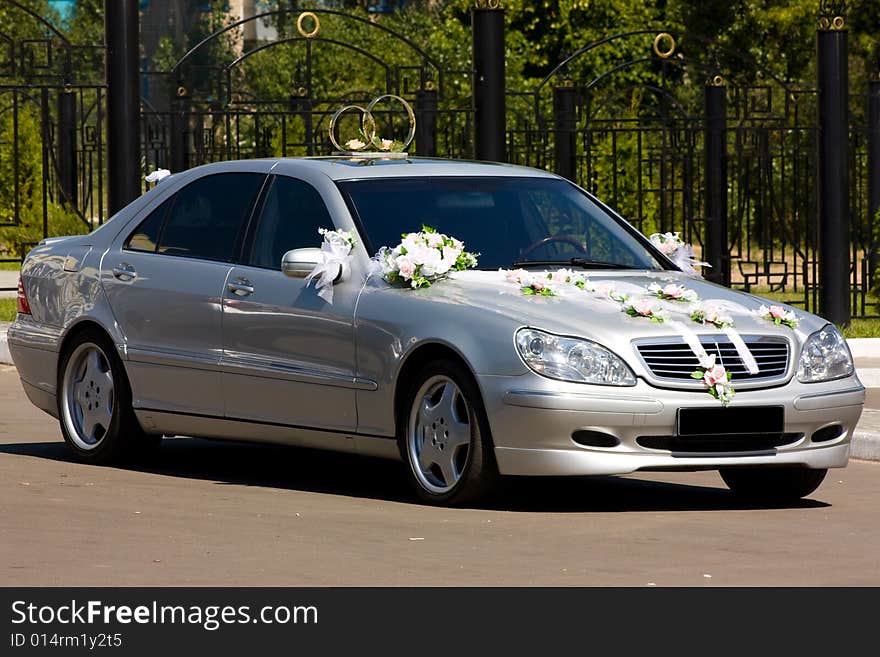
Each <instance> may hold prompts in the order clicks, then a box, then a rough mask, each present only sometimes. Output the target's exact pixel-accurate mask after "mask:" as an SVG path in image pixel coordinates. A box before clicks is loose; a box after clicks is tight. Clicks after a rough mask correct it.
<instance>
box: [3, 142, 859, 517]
mask: <svg viewBox="0 0 880 657" xmlns="http://www.w3.org/2000/svg"><path fill="white" fill-rule="evenodd" d="M423 225H427V226H432V227H434V228H436V229H437V230H439V231H441V232H442V233H445V234H447V235H449V236H455V237H456V238H457V239H459V240H462V241H463V242H464V244H465V245H466V248H467V249H468V250H470V251H473V252H478V253H479V264H478V266H477V268H476V269H473V270H468V271H460V272H453V273H451V274H450V275H449V276H448V277H446V278H444V279H443V280H440V281H437V282H435V283H434V284H433V285H432V286H430V287H427V288H424V289H411V288H410V287H403V286H395V285H389V284H388V283H386V282H385V280H383V278H382V276H381V272H379V271H377V267H376V262H375V260H374V259H373V258H372V256H374V254H375V253H376V252H377V251H378V250H379V248H380V247H382V246H394V245H395V244H397V243H398V242H400V239H401V234H403V233H406V232H408V231H418V230H420V229H421V227H422V226H423ZM334 228H335V229H338V230H344V231H349V232H350V233H351V234H352V235H353V236H354V237H355V245H354V247H353V249H352V251H351V254H350V258H349V261H350V262H349V263H348V265H347V266H346V267H340V268H339V274H338V276H337V277H336V280H335V281H333V286H332V288H331V289H332V290H333V297H332V303H328V301H327V300H326V299H325V298H322V297H321V296H319V295H318V290H317V288H316V286H315V284H314V281H309V280H308V279H307V278H306V276H307V274H308V273H309V272H310V271H311V270H312V269H313V268H314V267H315V265H316V263H317V262H318V261H319V259H320V252H319V251H318V247H320V245H321V237H320V235H319V229H334ZM563 268H564V269H565V271H570V272H575V274H572V276H571V279H570V280H576V281H579V283H578V286H573V285H568V286H567V288H568V289H567V290H566V292H565V293H560V294H553V295H550V294H544V293H542V292H541V291H540V290H539V288H541V285H540V284H539V285H537V287H534V286H533V287H531V288H529V289H525V287H521V285H520V282H517V281H518V280H519V279H517V277H516V276H510V275H509V274H505V273H504V272H500V271H499V269H505V270H510V269H516V270H519V271H521V272H525V273H526V274H522V275H523V276H524V275H529V276H535V277H536V280H544V279H543V278H542V277H545V278H547V277H549V278H548V280H549V279H552V278H553V275H554V273H555V272H558V271H559V270H561V269H563ZM21 273H22V278H21V286H20V291H19V313H18V316H17V319H16V321H15V323H14V324H13V326H12V327H11V329H10V330H9V334H8V336H9V346H10V351H11V352H12V356H13V358H14V361H15V364H16V366H17V368H18V372H19V374H20V377H21V382H22V385H23V386H24V389H25V391H26V393H27V395H28V397H29V398H30V400H31V401H32V402H33V403H34V404H35V405H36V406H38V407H39V408H41V409H43V410H44V411H46V412H47V413H50V414H51V415H53V416H55V417H57V418H58V419H59V421H60V425H61V432H62V434H63V436H64V439H65V441H66V442H67V443H68V444H69V446H70V448H71V449H72V450H73V451H74V452H75V453H76V455H77V456H79V457H80V458H81V459H83V460H85V461H88V462H93V463H106V462H111V461H116V460H119V459H122V458H125V457H130V456H132V455H136V454H138V453H141V452H143V451H145V450H149V449H152V448H154V447H155V446H156V445H157V444H158V442H159V441H160V440H161V438H162V436H174V435H183V436H195V437H204V438H213V439H235V440H249V441H259V442H268V443H281V444H285V445H295V446H307V447H312V448H324V449H331V450H339V451H345V452H353V453H356V454H364V455H370V456H379V457H386V458H390V459H399V460H401V461H403V463H404V464H405V468H406V470H407V472H408V474H409V476H410V478H411V481H412V484H413V485H414V488H415V490H416V491H417V493H418V495H419V496H420V497H421V498H422V499H423V500H425V501H428V502H430V503H436V504H462V503H466V502H469V501H473V500H474V499H476V498H477V497H479V496H481V495H483V494H485V493H486V492H488V491H489V490H491V489H492V487H493V486H494V485H495V484H497V482H498V479H499V476H501V475H530V476H533V475H553V476H559V475H568V476H580V475H609V474H622V473H631V472H637V471H652V470H654V471H657V470H665V471H668V470H680V471H694V470H709V469H714V470H719V471H720V472H721V476H722V477H723V479H724V481H725V482H726V483H727V484H728V485H729V487H730V488H731V489H732V490H733V491H734V492H735V493H738V494H741V495H745V496H749V497H751V498H753V499H756V500H764V501H767V502H778V501H782V500H793V499H797V498H799V497H803V496H806V495H809V494H810V493H812V492H813V491H814V490H815V489H816V488H817V487H818V486H819V484H820V483H821V481H822V479H823V477H824V476H825V474H826V471H827V469H828V468H837V467H843V466H845V465H846V463H847V459H848V457H849V449H850V439H851V437H852V433H853V430H854V428H855V426H856V423H857V422H858V419H859V416H860V414H861V410H862V405H863V402H864V388H863V386H862V385H861V384H860V382H859V380H858V378H857V377H856V374H855V370H854V367H853V362H852V358H851V355H850V353H849V350H848V348H847V346H846V342H845V341H844V340H843V339H842V337H841V336H840V333H839V332H838V331H837V330H836V329H835V328H834V327H833V326H831V325H829V324H828V323H827V322H826V321H825V320H823V319H821V318H819V317H817V316H815V315H811V314H809V313H806V312H803V311H801V310H797V309H791V308H787V307H786V308H785V309H784V312H783V311H780V310H778V309H777V311H776V313H781V315H780V317H781V318H782V320H784V321H774V319H775V317H774V316H770V315H767V316H762V313H766V308H764V309H762V308H761V306H762V300H761V299H760V298H758V297H755V296H752V295H748V294H743V293H740V292H735V291H732V290H729V289H727V288H723V287H719V286H716V285H713V284H710V283H707V282H705V281H704V280H702V279H700V278H698V277H693V276H690V275H688V274H686V273H685V272H683V271H681V270H680V269H679V268H678V267H676V265H675V264H674V262H673V261H672V260H670V259H669V258H667V257H666V256H665V255H664V252H663V251H662V250H661V249H658V248H657V246H656V245H655V244H654V243H652V242H651V241H649V240H648V239H646V238H645V237H644V236H643V235H641V234H640V233H638V232H637V231H636V230H635V229H633V228H632V227H631V226H630V225H629V224H628V223H627V222H626V221H625V220H624V219H623V218H621V217H620V216H619V215H617V214H616V213H615V212H614V211H613V210H611V209H610V208H608V207H607V206H605V205H604V204H603V203H601V202H600V201H599V200H598V199H596V198H594V197H593V196H591V195H590V194H588V193H587V192H585V191H583V190H582V189H580V188H579V187H577V186H575V185H573V184H572V183H570V182H568V181H566V180H564V179H561V178H559V177H557V176H555V175H552V174H549V173H546V172H543V171H537V170H533V169H527V168H521V167H514V166H504V165H495V164H477V163H465V162H452V161H438V160H427V159H400V160H392V159H389V160H381V159H369V158H344V157H338V158H307V159H278V160H258V161H238V162H225V163H218V164H211V165H206V166H202V167H198V168H195V169H192V170H189V171H186V172H182V173H178V174H175V175H172V176H170V177H169V178H167V179H165V180H163V181H162V182H160V183H159V184H158V185H156V187H155V188H154V189H152V190H150V191H149V192H148V193H146V194H144V195H143V196H142V197H140V198H138V199H137V200H136V201H134V202H133V203H131V204H130V205H129V206H128V207H126V208H125V209H124V210H122V211H121V212H119V213H118V214H116V215H115V216H114V217H113V218H112V219H110V220H109V221H108V222H107V223H105V224H104V225H103V226H101V227H100V228H98V229H97V230H95V231H94V232H92V233H91V234H88V235H83V236H74V237H59V238H50V239H46V240H43V242H41V243H40V244H39V245H38V246H37V247H36V248H34V249H33V250H32V251H31V253H30V254H29V255H28V257H27V259H26V260H25V262H24V264H23V267H22V272H21ZM568 276H569V275H568V274H564V275H563V277H568ZM511 281H514V282H511ZM584 281H589V285H587V286H585V285H584ZM669 286H671V287H669ZM536 289H538V290H539V291H538V292H537V293H535V291H536ZM588 290H591V291H592V292H589V291H588ZM614 290H617V292H616V293H615V292H614ZM664 290H667V292H668V294H666V293H664ZM676 290H677V291H678V292H676ZM639 291H641V292H643V293H645V294H651V295H654V296H655V297H656V299H655V301H656V303H657V304H659V306H654V312H653V315H652V313H651V312H650V311H644V304H642V305H641V306H638V304H633V305H635V306H636V307H635V308H633V305H628V302H627V301H626V300H627V299H628V298H629V299H632V298H635V297H634V296H633V295H635V294H636V293H637V292H639ZM682 291H686V294H685V293H684V292H682ZM679 293H681V295H683V296H682V298H677V295H679ZM697 299H702V300H713V302H714V303H715V304H716V314H717V313H718V311H717V309H718V308H721V309H722V310H721V311H720V313H721V314H720V316H721V317H722V319H721V320H718V318H717V317H715V318H714V320H713V318H711V317H709V318H705V319H706V321H703V319H704V318H703V317H702V315H696V314H695V313H696V311H695V310H693V306H694V302H695V301H696V300H697ZM676 304H682V305H681V306H680V307H681V308H686V309H687V311H686V312H677V311H676V308H678V307H679V306H676ZM660 306H665V307H669V308H672V310H671V314H667V315H666V317H665V320H666V321H663V320H664V315H663V313H661V312H660V310H658V308H659V307H660ZM676 312H677V314H676ZM727 314H729V315H730V317H731V319H732V320H735V332H734V331H733V330H731V328H730V326H731V325H732V324H733V323H734V322H733V321H730V322H725V321H724V320H723V317H724V316H726V315H727ZM691 315H694V316H693V317H692V316H691ZM786 318H789V319H792V321H788V319H786ZM795 318H796V319H795ZM776 319H778V318H776ZM692 320H693V321H692ZM710 320H713V321H716V323H715V324H713V323H712V321H710ZM707 356H709V357H711V362H708V363H704V364H703V367H704V369H700V368H701V362H702V360H703V359H704V358H705V357H707ZM717 365H723V368H724V369H723V370H720V371H722V372H725V373H726V377H729V380H727V381H720V382H719V385H720V386H721V387H719V388H717V389H716V388H710V387H707V386H709V385H710V383H711V382H710V383H707V381H708V378H706V377H709V376H710V374H711V372H710V371H714V369H717V367H716V366H717ZM703 374H705V375H706V377H704V376H703ZM725 385H726V386H727V388H724V387H723V386H725ZM734 389H735V391H736V394H735V396H733V397H732V398H729V399H722V400H719V398H717V397H716V396H713V395H712V394H707V392H712V391H714V390H720V391H722V392H723V391H724V390H727V392H728V393H729V392H732V391H733V390H734ZM722 402H724V403H722Z"/></svg>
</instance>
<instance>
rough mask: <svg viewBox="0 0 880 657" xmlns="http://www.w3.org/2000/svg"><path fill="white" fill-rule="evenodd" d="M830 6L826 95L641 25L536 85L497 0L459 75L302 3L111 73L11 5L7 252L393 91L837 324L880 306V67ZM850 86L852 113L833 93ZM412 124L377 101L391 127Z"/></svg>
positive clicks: (501, 156)
mask: <svg viewBox="0 0 880 657" xmlns="http://www.w3.org/2000/svg"><path fill="white" fill-rule="evenodd" d="M822 5H823V7H825V5H828V3H822ZM832 5H833V3H832V4H830V5H828V6H827V7H825V8H826V9H827V11H826V13H825V14H823V16H822V17H821V19H820V24H819V29H818V32H817V34H818V37H817V40H818V42H819V48H818V49H817V69H818V70H819V72H820V74H819V85H818V86H817V88H802V87H799V86H798V85H795V84H792V83H791V82H789V81H787V80H782V79H779V78H777V77H775V76H773V75H772V74H771V73H770V72H769V71H767V70H765V69H764V68H762V67H761V66H759V65H757V64H756V63H755V62H753V61H750V60H749V59H748V58H746V57H743V56H742V55H740V54H738V53H735V52H729V51H727V50H725V49H724V48H721V47H720V46H719V45H718V44H717V43H713V42H711V41H708V40H706V39H703V38H701V37H700V36H699V35H694V34H689V33H687V32H682V31H677V30H671V29H670V30H666V31H663V30H653V29H652V30H647V29H646V30H637V31H632V32H625V33H621V34H614V35H609V36H607V37H605V38H603V39H601V40H598V41H596V42H593V43H589V44H585V45H584V46H583V47H582V48H580V49H578V50H577V51H576V52H574V53H573V54H572V55H571V56H569V57H567V58H565V59H564V60H563V61H561V62H559V64H558V65H557V66H556V67H555V68H554V69H553V70H552V72H551V73H550V74H549V75H547V77H546V78H545V79H543V80H542V81H540V82H539V83H538V84H537V85H535V87H534V88H533V89H529V90H525V91H516V92H513V91H510V90H508V89H506V86H507V85H506V82H507V79H506V78H505V74H504V56H505V55H504V52H505V51H504V38H505V36H504V14H503V10H499V9H494V8H493V7H492V3H488V5H487V6H486V7H485V8H477V9H475V10H474V11H473V43H472V44H463V46H472V48H473V49H472V54H473V57H472V65H470V66H468V67H466V70H449V69H448V68H445V67H444V66H443V65H441V64H440V63H439V62H438V61H437V59H436V58H435V57H434V56H433V55H432V53H431V49H430V44H422V43H416V42H415V41H414V40H413V38H411V37H410V36H408V35H406V34H402V33H399V32H396V31H394V30H391V29H389V28H388V27H386V26H385V25H383V24H381V23H374V22H372V21H370V20H369V19H368V18H365V17H364V16H361V15H353V14H347V13H345V12H340V11H335V10H317V9H316V10H312V11H309V12H304V11H300V10H288V11H272V12H267V13H265V14H261V15H259V16H252V17H250V18H247V19H244V20H241V21H238V22H236V23H233V24H230V25H226V26H224V27H222V28H221V29H219V30H217V31H216V32H214V33H213V34H209V35H207V36H206V37H205V38H204V39H203V40H202V41H201V42H200V43H199V44H198V45H196V46H195V47H194V48H193V49H192V50H191V51H190V52H188V53H187V54H186V55H184V56H183V57H182V58H180V59H179V60H178V61H176V62H175V63H173V64H172V65H169V66H167V67H166V68H164V69H156V70H147V71H141V72H140V74H139V75H134V76H132V75H130V74H127V73H125V71H122V73H121V74H122V78H119V77H118V76H117V77H114V75H113V73H114V71H113V70H112V68H111V70H108V71H107V75H106V79H107V80H108V81H109V84H108V83H105V72H104V71H103V67H102V66H101V64H100V63H101V62H102V61H103V55H104V51H103V48H104V46H103V44H74V43H70V42H69V41H68V39H67V38H66V37H65V35H64V34H63V31H62V30H60V29H59V28H58V27H57V26H53V25H51V24H50V23H49V22H47V21H46V19H45V18H44V17H41V16H37V15H35V14H34V13H33V12H31V11H30V10H28V9H27V8H26V7H24V6H22V5H21V4H20V3H18V2H15V1H14V0H0V7H3V8H4V9H6V10H7V12H13V13H16V14H17V15H20V17H21V23H20V25H22V26H24V25H28V26H29V27H28V28H27V29H21V30H16V31H15V33H12V31H11V30H6V32H7V33H2V32H0V43H2V48H0V50H2V54H0V171H3V172H4V173H5V172H8V173H6V175H7V178H8V180H9V184H8V185H7V188H6V189H5V190H4V191H3V193H2V194H0V202H4V203H5V204H6V206H7V209H6V214H7V216H6V217H0V222H4V226H6V227H7V228H15V227H20V228H21V229H22V230H21V231H19V232H15V233H6V235H7V237H6V239H5V242H6V246H7V252H6V253H5V254H2V255H3V257H5V258H6V259H7V260H13V259H17V258H21V257H23V254H24V252H25V251H26V250H27V248H28V247H29V245H30V243H32V242H33V238H39V237H40V236H43V235H49V234H57V233H58V232H59V231H61V229H62V227H64V228H65V229H67V230H69V229H70V228H69V226H70V222H71V221H74V222H79V223H78V226H79V229H82V230H84V229H87V228H89V227H92V226H94V225H96V224H99V223H101V222H102V221H103V220H104V218H105V216H106V215H107V214H108V210H109V212H112V211H113V210H115V209H116V208H115V207H110V208H108V204H107V201H106V197H107V188H108V185H109V187H110V188H113V187H114V185H117V184H118V183H117V182H115V181H117V180H119V179H120V178H126V177H127V179H129V181H130V182H131V181H132V180H133V181H134V182H133V183H132V185H133V187H134V189H135V190H137V189H143V182H142V179H143V176H144V175H145V174H146V173H147V172H149V171H151V170H153V169H155V168H168V169H171V170H173V171H178V170H182V169H185V168H189V167H192V166H196V165H199V164H203V163H206V162H212V161H217V160H226V159H238V158H251V157H276V156H304V155H322V154H329V153H330V152H331V151H332V147H331V145H330V139H329V134H328V131H329V122H330V117H331V116H332V115H333V113H334V112H335V111H336V110H337V109H338V108H340V107H341V106H345V105H364V104H366V103H367V102H369V101H370V100H371V99H372V98H375V97H376V96H379V95H394V96H400V97H402V98H404V99H406V100H407V101H408V102H409V103H410V104H411V105H412V106H413V107H414V108H415V113H416V118H417V122H416V125H417V131H416V139H415V143H414V148H413V151H414V152H415V153H416V154H418V155H426V156H441V157H451V158H477V159H492V160H506V161H509V162H513V163H519V164H525V165H529V166H535V167H540V168H544V169H548V170H552V171H556V172H557V173H559V174H560V175H563V176H565V177H567V178H569V179H571V180H573V181H575V182H577V183H578V184H580V185H582V186H583V187H585V188H586V189H589V190H591V191H593V192H595V193H596V194H597V195H599V196H600V197H601V198H602V199H603V200H606V201H607V202H608V203H609V204H610V205H612V206H613V207H615V208H616V209H617V210H618V211H619V212H620V213H621V214H622V215H624V216H625V217H626V218H627V219H629V220H630V221H632V222H633V223H634V224H635V225H636V226H637V227H639V228H640V229H641V230H642V231H643V232H647V233H650V232H666V231H678V232H680V233H681V234H682V235H683V237H684V238H685V239H686V240H687V241H689V242H692V243H693V244H695V245H696V248H697V250H698V253H701V254H702V255H703V257H704V258H705V259H707V260H708V261H709V262H711V264H712V265H713V267H712V269H710V270H708V274H707V275H708V277H709V278H711V279H712V280H716V281H718V282H720V283H723V284H726V285H733V286H736V287H740V288H743V289H746V290H757V291H760V292H761V293H768V294H771V295H776V297H777V298H780V299H783V300H785V301H788V302H790V303H793V304H796V305H800V306H802V307H806V308H808V309H810V310H818V311H821V312H824V313H825V314H826V316H828V317H829V318H831V319H834V320H836V321H844V322H845V321H848V318H849V315H850V313H851V315H852V316H877V315H878V314H880V313H878V304H880V301H878V300H877V298H876V297H875V296H874V294H873V293H872V288H873V287H874V285H875V284H876V283H877V282H878V281H876V280H875V272H876V271H877V268H878V266H880V235H878V233H880V230H878V229H880V226H878V225H876V223H877V222H876V221H875V215H876V213H877V211H878V207H880V77H877V78H876V79H875V80H874V81H872V82H871V83H870V86H869V88H867V89H850V88H849V84H848V81H847V77H846V70H845V58H846V41H845V39H846V30H845V20H844V18H843V17H842V16H838V15H836V12H838V11H839V8H838V7H836V6H832ZM117 6H120V7H122V6H124V7H128V8H129V10H130V11H129V13H128V14H123V15H121V20H123V22H124V21H126V20H128V21H131V20H135V21H136V20H137V5H136V0H120V1H119V3H110V4H109V5H108V7H117ZM828 12H830V13H828ZM826 14H827V15H826ZM114 19H115V20H117V23H114V25H118V24H119V22H118V21H119V20H120V16H115V17H114ZM108 21H109V17H108ZM258 21H262V22H264V23H265V22H266V21H277V22H279V23H282V22H283V23H284V24H285V25H287V26H288V29H287V31H281V32H278V34H279V36H278V38H276V39H274V40H270V41H242V40H241V39H239V38H237V37H235V38H233V37H234V36H235V35H237V34H240V33H241V32H247V31H248V30H249V27H251V26H252V25H253V24H255V23H256V22H258ZM108 24H109V22H108ZM293 26H295V28H296V29H295V30H294V29H293ZM250 31H253V30H250ZM109 36H110V35H109V34H108V42H109ZM824 43H828V44H831V45H834V47H835V48H837V54H836V58H835V55H834V53H833V52H831V49H829V48H824V47H823V44H824ZM841 49H842V50H841ZM379 50H381V52H382V53H383V54H382V56H381V57H379V56H377V55H376V52H378V51H379ZM334 53H335V59H334V58H333V57H331V56H330V55H332V54H334ZM597 54H601V55H602V56H601V57H596V56H595V55H597ZM114 57H115V56H114ZM841 57H843V60H841ZM340 59H341V60H342V61H350V62H352V66H357V67H358V69H359V70H360V71H362V72H363V71H365V72H366V73H365V76H366V77H367V78H368V79H370V80H372V82H371V83H370V85H369V88H364V89H356V88H355V89H353V88H350V87H349V86H348V85H347V84H346V76H345V71H342V70H339V66H338V65H337V66H336V67H335V68H334V67H333V66H328V64H327V62H328V61H336V62H339V61H340ZM114 61H115V60H114ZM596 61H601V62H604V64H603V65H602V70H597V69H596V67H595V65H591V64H590V62H596ZM96 62H97V65H96ZM278 62H283V63H284V66H283V67H281V68H279V74H278V79H277V80H275V82H277V84H270V85H268V86H267V87H266V88H259V87H258V85H255V83H254V78H255V77H256V76H255V75H254V73H253V72H254V71H255V70H258V69H259V67H265V66H270V65H272V64H273V63H274V64H275V65H276V66H277V64H278ZM841 66H843V67H844V68H843V69H842V70H841V68H840V67H841ZM835 67H837V68H835ZM96 69H97V70H96ZM823 71H824V73H823ZM835 71H836V72H837V73H838V74H841V75H837V78H835V75H834V73H835ZM117 73H118V71H117ZM126 76H127V77H126ZM841 76H842V78H841ZM265 77H266V76H265V75H264V76H262V78H265ZM114 80H115V82H114ZM835 80H836V81H837V83H840V84H843V87H837V88H835V87H833V84H834V83H835ZM823 84H824V85H825V86H823ZM828 85H832V86H830V87H829V86H828ZM119 86H126V87H127V89H128V90H132V89H133V90H135V91H134V92H135V93H136V94H137V96H140V116H139V117H138V121H139V123H138V128H139V129H137V130H135V132H137V133H138V135H139V136H138V139H139V141H138V146H139V152H140V158H139V161H137V162H135V161H129V160H134V159H135V158H132V157H128V158H126V159H125V160H124V161H122V163H121V165H120V166H116V165H114V167H112V168H111V169H112V170H109V171H108V169H107V167H106V163H105V156H106V154H107V153H108V152H109V153H111V154H112V153H114V152H115V151H114V144H113V143H112V139H110V140H108V139H106V138H105V135H110V136H111V137H112V136H113V135H114V134H115V135H119V134H123V133H125V132H126V130H127V128H126V124H125V123H124V121H125V120H126V118H128V119H130V118H131V117H120V116H118V114H119V113H116V114H115V115H113V114H111V115H110V116H107V113H106V112H107V110H106V103H105V100H106V98H107V96H108V95H109V96H110V97H111V99H112V98H113V96H114V93H117V94H118V93H120V90H119V89H118V88H117V87H119ZM835 89H836V91H835ZM839 96H842V100H841V99H840V98H838V97H839ZM847 97H848V98H849V103H850V108H851V110H852V111H849V112H846V108H845V107H844V109H843V110H841V108H840V106H836V105H834V102H833V101H835V100H841V102H843V103H846V102H847ZM823 99H824V103H823ZM399 116H400V114H399V112H398V113H395V112H394V111H392V108H391V107H384V108H383V107H380V108H379V110H378V111H377V112H376V118H377V120H378V121H379V122H380V123H382V122H385V123H387V124H388V125H391V124H392V123H393V122H394V121H398V120H399ZM395 117H397V118H395ZM108 123H109V124H110V125H109V126H108ZM114 126H115V132H114ZM840 126H843V132H842V133H840V132H839V130H838V128H840ZM835 130H838V133H835ZM128 132H131V131H130V130H128ZM835 134H837V136H836V137H834V135H835ZM834 139H837V140H838V142H839V143H836V145H835V142H834V141H833V140H834ZM108 141H111V143H109V144H108V143H107V142H108ZM108 148H109V151H108ZM126 152H127V151H126ZM37 154H38V155H39V156H37ZM117 157H118V152H117ZM840 181H842V182H840ZM838 183H839V184H838ZM841 188H842V189H841ZM838 191H839V192H840V193H839V194H838V193H837V192H838ZM110 198H113V195H112V194H111V195H110ZM835 231H837V232H835ZM9 235H13V236H18V238H20V239H18V241H17V242H15V241H14V240H12V239H11V238H10V237H9ZM841 235H843V238H842V239H843V242H840V239H839V238H840V236H841ZM28 236H30V237H28ZM835 240H837V242H835ZM838 242H839V243H838ZM820 283H821V284H820ZM836 303H837V304H838V305H837V306H835V304H836ZM840 304H843V306H845V307H843V306H841V305H840ZM842 313H843V314H842Z"/></svg>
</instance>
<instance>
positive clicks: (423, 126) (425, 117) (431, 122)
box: [416, 83, 437, 157]
mask: <svg viewBox="0 0 880 657" xmlns="http://www.w3.org/2000/svg"><path fill="white" fill-rule="evenodd" d="M432 84H433V83H432ZM416 155H420V156H422V157H437V90H436V89H433V88H431V89H419V90H418V91H417V92H416Z"/></svg>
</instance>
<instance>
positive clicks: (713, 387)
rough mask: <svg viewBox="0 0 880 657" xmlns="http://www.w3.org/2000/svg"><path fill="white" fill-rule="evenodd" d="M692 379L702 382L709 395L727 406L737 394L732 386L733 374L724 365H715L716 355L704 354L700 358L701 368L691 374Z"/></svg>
mask: <svg viewBox="0 0 880 657" xmlns="http://www.w3.org/2000/svg"><path fill="white" fill-rule="evenodd" d="M691 378H692V379H697V380H702V382H703V384H704V385H705V386H706V389H707V390H708V392H709V394H710V395H712V396H713V397H714V398H715V399H717V400H718V401H720V402H721V405H722V406H727V405H728V404H729V403H730V400H731V399H732V398H733V396H734V395H735V394H736V390H734V389H733V386H732V385H730V379H731V374H730V372H728V371H727V370H726V369H725V368H724V365H716V364H715V354H704V355H703V356H702V357H701V358H700V368H699V369H697V370H694V371H693V372H691Z"/></svg>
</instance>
